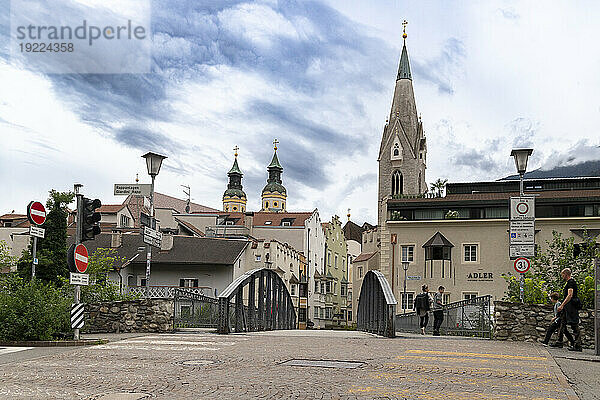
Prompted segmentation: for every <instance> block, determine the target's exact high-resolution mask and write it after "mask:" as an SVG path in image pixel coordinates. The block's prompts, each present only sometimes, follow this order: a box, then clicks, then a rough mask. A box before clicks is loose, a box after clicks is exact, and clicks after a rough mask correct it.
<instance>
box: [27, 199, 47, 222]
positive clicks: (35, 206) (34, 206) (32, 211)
mask: <svg viewBox="0 0 600 400" xmlns="http://www.w3.org/2000/svg"><path fill="white" fill-rule="evenodd" d="M27 218H28V219H29V221H30V222H31V223H33V224H36V225H42V224H43V223H44V222H46V208H44V205H43V204H42V203H40V202H39V201H32V202H31V203H29V205H28V206H27Z"/></svg>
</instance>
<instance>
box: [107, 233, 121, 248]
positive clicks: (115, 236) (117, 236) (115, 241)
mask: <svg viewBox="0 0 600 400" xmlns="http://www.w3.org/2000/svg"><path fill="white" fill-rule="evenodd" d="M121 244H123V234H122V233H121V232H113V233H112V235H111V237H110V247H111V248H115V247H121Z"/></svg>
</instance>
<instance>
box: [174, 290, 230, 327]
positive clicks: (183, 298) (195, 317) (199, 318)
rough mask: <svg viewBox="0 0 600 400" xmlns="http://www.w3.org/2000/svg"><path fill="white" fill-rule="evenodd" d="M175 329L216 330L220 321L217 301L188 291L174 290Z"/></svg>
mask: <svg viewBox="0 0 600 400" xmlns="http://www.w3.org/2000/svg"><path fill="white" fill-rule="evenodd" d="M173 300H174V304H173V305H174V307H173V314H174V315H173V328H175V329H177V328H216V327H217V324H218V321H219V303H218V301H217V299H215V298H212V297H207V296H203V295H201V294H198V293H197V292H195V291H192V290H188V289H174V290H173Z"/></svg>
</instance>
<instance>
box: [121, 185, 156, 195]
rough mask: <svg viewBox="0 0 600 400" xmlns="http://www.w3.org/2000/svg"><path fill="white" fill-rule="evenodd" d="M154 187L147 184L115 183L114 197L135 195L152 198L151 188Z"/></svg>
mask: <svg viewBox="0 0 600 400" xmlns="http://www.w3.org/2000/svg"><path fill="white" fill-rule="evenodd" d="M151 186H152V185H150V184H147V183H139V184H138V183H135V184H130V183H115V188H114V195H115V196H129V195H130V194H134V195H137V196H146V197H150V187H151Z"/></svg>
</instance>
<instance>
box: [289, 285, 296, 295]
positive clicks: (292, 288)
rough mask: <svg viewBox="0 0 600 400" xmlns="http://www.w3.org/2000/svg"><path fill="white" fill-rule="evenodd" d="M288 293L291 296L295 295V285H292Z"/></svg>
mask: <svg viewBox="0 0 600 400" xmlns="http://www.w3.org/2000/svg"><path fill="white" fill-rule="evenodd" d="M290 292H291V295H292V296H295V295H296V285H292V287H291V290H290Z"/></svg>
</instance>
